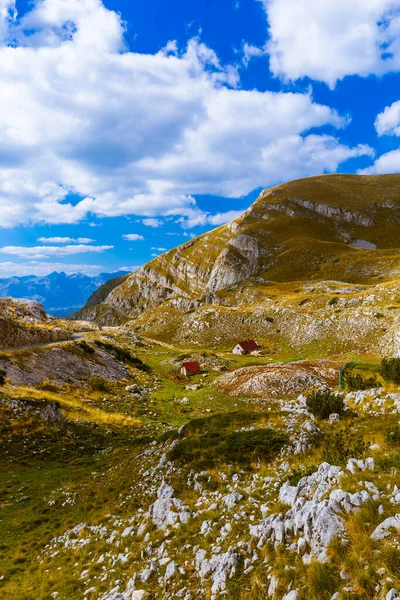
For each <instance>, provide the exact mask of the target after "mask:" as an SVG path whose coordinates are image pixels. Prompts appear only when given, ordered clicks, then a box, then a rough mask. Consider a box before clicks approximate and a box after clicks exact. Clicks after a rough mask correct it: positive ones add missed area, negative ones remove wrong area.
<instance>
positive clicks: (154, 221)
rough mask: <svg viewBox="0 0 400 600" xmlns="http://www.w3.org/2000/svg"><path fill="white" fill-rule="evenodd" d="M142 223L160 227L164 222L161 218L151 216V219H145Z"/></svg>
mask: <svg viewBox="0 0 400 600" xmlns="http://www.w3.org/2000/svg"><path fill="white" fill-rule="evenodd" d="M142 223H143V225H146V227H154V228H155V229H156V228H157V227H160V225H161V224H162V222H161V221H160V219H154V218H152V217H150V218H149V219H143V221H142Z"/></svg>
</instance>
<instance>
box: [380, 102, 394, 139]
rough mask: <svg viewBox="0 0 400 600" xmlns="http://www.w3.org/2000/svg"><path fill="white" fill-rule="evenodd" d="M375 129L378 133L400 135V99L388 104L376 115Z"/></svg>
mask: <svg viewBox="0 0 400 600" xmlns="http://www.w3.org/2000/svg"><path fill="white" fill-rule="evenodd" d="M375 129H376V131H377V134H378V135H397V136H400V100H398V101H397V102H393V104H392V105H391V106H387V107H386V108H385V110H384V111H383V112H381V113H379V115H378V116H377V117H376V121H375Z"/></svg>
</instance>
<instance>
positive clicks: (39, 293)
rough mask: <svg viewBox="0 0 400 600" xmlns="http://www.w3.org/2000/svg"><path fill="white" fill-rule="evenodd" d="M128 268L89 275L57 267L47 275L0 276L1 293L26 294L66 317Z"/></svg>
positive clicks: (4, 294)
mask: <svg viewBox="0 0 400 600" xmlns="http://www.w3.org/2000/svg"><path fill="white" fill-rule="evenodd" d="M123 274H126V272H125V271H117V272H115V273H106V272H104V273H100V274H99V275H95V276H89V275H85V274H83V273H73V274H70V275H67V274H66V273H65V272H57V271H53V272H52V273H49V274H48V275H46V276H36V275H25V276H23V277H18V276H15V277H8V278H0V297H12V298H22V299H26V300H33V301H36V302H40V303H41V304H43V306H44V308H45V310H46V311H47V312H48V313H49V314H52V315H54V316H58V317H66V316H68V315H70V314H71V313H72V312H74V311H75V310H77V309H79V308H81V306H82V305H83V304H84V303H86V302H87V301H88V299H89V297H90V296H91V294H92V293H94V292H95V291H96V290H97V289H98V288H99V287H101V286H103V285H104V284H106V283H107V282H108V281H109V280H110V279H114V278H115V276H116V275H117V276H122V275H123Z"/></svg>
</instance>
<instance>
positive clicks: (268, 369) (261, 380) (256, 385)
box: [217, 361, 338, 398]
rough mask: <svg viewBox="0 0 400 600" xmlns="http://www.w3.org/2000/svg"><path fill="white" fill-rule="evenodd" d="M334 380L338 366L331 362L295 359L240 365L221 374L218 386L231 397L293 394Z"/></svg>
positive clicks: (330, 383)
mask: <svg viewBox="0 0 400 600" xmlns="http://www.w3.org/2000/svg"><path fill="white" fill-rule="evenodd" d="M337 379H338V365H337V364H336V363H334V362H333V361H298V362H296V363H290V364H283V363H277V364H271V365H266V366H264V365H260V366H252V367H242V368H240V369H237V370H236V371H232V372H231V373H226V374H225V375H221V377H220V378H219V379H218V382H217V384H218V386H219V387H220V388H221V389H222V390H224V391H225V392H226V393H228V394H230V395H232V396H242V395H243V396H261V397H272V398H279V397H288V396H293V397H294V396H297V395H298V394H302V393H304V392H307V391H309V390H310V389H312V388H315V387H321V386H322V385H333V384H335V383H336V382H337Z"/></svg>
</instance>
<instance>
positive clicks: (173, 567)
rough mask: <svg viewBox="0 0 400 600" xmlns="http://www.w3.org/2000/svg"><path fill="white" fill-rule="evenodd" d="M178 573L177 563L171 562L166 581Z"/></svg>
mask: <svg viewBox="0 0 400 600" xmlns="http://www.w3.org/2000/svg"><path fill="white" fill-rule="evenodd" d="M177 573H178V566H177V564H176V562H175V561H173V560H171V562H170V563H168V566H167V568H166V570H165V575H164V581H169V580H170V579H172V578H173V577H175V575H176V574H177Z"/></svg>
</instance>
